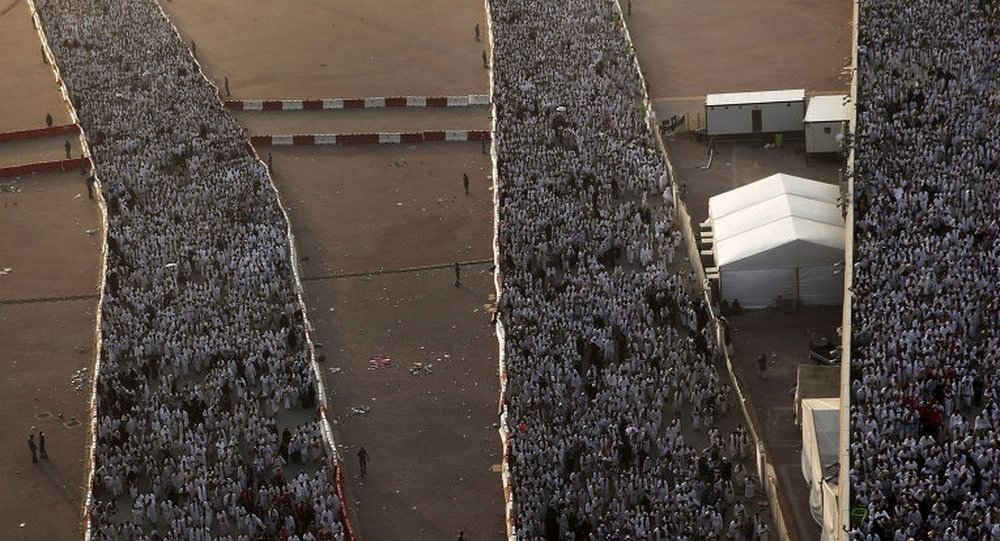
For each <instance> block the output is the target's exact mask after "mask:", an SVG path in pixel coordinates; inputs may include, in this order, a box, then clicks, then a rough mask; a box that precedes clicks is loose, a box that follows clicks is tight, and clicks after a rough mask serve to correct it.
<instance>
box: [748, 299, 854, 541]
mask: <svg viewBox="0 0 1000 541" xmlns="http://www.w3.org/2000/svg"><path fill="white" fill-rule="evenodd" d="M840 320H841V310H840V307H808V308H799V309H796V310H789V311H781V310H755V311H750V312H746V313H745V314H743V315H741V316H732V317H730V318H729V321H730V324H731V326H732V328H733V330H734V332H733V347H734V348H735V349H736V357H735V359H734V363H735V368H736V369H737V370H738V371H739V372H740V373H742V378H743V381H744V382H745V383H746V385H747V389H748V391H749V393H750V399H751V401H752V402H753V406H754V408H755V410H756V413H757V418H758V419H759V420H760V422H761V428H762V430H763V431H764V438H765V440H766V441H767V445H768V448H769V450H770V451H771V457H772V459H773V460H774V468H775V470H776V471H777V473H778V483H779V486H780V487H781V490H782V492H783V493H784V494H785V495H786V496H787V501H788V502H789V503H790V504H791V505H792V510H793V516H792V520H791V521H790V522H789V525H790V527H792V528H793V530H794V532H793V533H794V534H795V535H796V537H795V540H797V541H813V540H815V539H819V534H820V527H819V525H818V524H816V522H815V521H814V520H813V518H812V515H811V514H810V512H809V490H808V486H807V485H806V482H805V479H804V478H803V477H802V462H801V452H802V430H801V428H800V427H798V426H795V411H794V399H795V394H794V390H793V388H794V386H795V381H796V370H797V368H798V365H799V363H811V361H810V360H809V340H810V339H818V338H821V337H828V338H835V337H836V329H837V327H838V326H839V325H840ZM761 353H767V354H768V358H769V359H770V360H771V362H772V364H770V365H769V367H768V370H767V374H766V379H761V378H760V375H759V371H758V369H757V357H759V356H760V354H761ZM830 392H831V393H832V395H836V394H837V393H839V388H837V387H834V388H832V389H830Z"/></svg>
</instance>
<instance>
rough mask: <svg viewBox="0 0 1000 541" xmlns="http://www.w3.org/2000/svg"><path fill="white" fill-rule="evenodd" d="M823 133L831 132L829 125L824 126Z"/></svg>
mask: <svg viewBox="0 0 1000 541" xmlns="http://www.w3.org/2000/svg"><path fill="white" fill-rule="evenodd" d="M823 133H825V134H829V133H830V126H827V127H825V128H823Z"/></svg>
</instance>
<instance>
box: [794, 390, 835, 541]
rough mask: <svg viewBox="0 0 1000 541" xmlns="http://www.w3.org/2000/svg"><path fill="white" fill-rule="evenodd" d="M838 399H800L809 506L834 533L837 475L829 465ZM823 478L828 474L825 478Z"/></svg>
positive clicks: (820, 521)
mask: <svg viewBox="0 0 1000 541" xmlns="http://www.w3.org/2000/svg"><path fill="white" fill-rule="evenodd" d="M839 442H840V399H839V398H807V399H805V400H803V401H802V475H803V476H804V477H805V478H806V482H807V483H809V509H810V511H812V516H813V518H814V519H815V520H816V522H818V523H819V524H820V525H821V526H823V532H824V537H823V539H827V538H828V537H827V536H826V535H825V534H826V532H827V530H831V531H832V532H836V522H837V509H838V507H837V502H836V497H837V496H836V495H837V488H836V484H837V478H836V476H835V475H832V474H833V472H832V471H831V470H830V467H831V466H836V465H837V461H838V456H837V452H838V450H837V447H838V444H839ZM827 477H832V478H831V479H830V480H829V481H827V480H826V478H827Z"/></svg>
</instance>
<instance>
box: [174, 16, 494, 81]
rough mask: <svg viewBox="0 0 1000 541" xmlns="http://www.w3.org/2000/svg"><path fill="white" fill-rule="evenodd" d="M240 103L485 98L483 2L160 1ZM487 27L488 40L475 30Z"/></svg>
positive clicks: (215, 77) (210, 71)
mask: <svg viewBox="0 0 1000 541" xmlns="http://www.w3.org/2000/svg"><path fill="white" fill-rule="evenodd" d="M161 5H162V6H163V7H164V9H165V10H166V12H167V13H168V14H169V15H170V17H171V20H172V21H173V22H174V24H175V25H177V27H178V28H179V29H180V31H181V35H182V36H184V38H185V39H186V40H187V41H188V43H190V42H191V41H192V40H193V41H194V42H195V43H196V44H197V54H198V60H199V61H200V62H201V63H202V66H203V68H204V69H205V71H206V72H207V74H208V75H209V77H211V78H212V79H213V80H215V82H216V84H217V85H218V87H219V88H220V89H223V87H224V85H223V82H224V80H225V79H224V78H225V77H229V83H230V90H231V91H232V95H233V98H234V99H235V98H239V99H265V98H352V97H367V96H399V95H411V96H422V95H423V96H440V95H458V94H482V93H486V91H487V89H488V79H487V71H486V70H485V69H483V61H482V52H483V49H487V48H488V47H487V46H486V43H485V39H486V37H485V36H486V20H485V17H486V14H485V8H484V5H483V3H482V2H469V1H464V0H434V1H430V2H428V1H422V0H383V1H380V2H377V3H372V2H350V1H347V0H325V1H322V2H307V1H304V0H293V1H287V2H273V1H265V0H243V1H241V2H232V1H227V0H200V1H197V2H193V1H190V0H176V1H173V2H162V3H161ZM476 23H479V24H480V27H481V29H482V35H483V40H484V41H483V42H479V43H477V42H476V41H475V33H474V31H473V28H474V26H475V25H476Z"/></svg>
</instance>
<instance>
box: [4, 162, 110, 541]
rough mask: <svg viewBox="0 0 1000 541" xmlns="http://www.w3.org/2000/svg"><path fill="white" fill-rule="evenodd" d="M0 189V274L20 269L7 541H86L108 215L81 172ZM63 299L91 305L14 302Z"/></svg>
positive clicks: (10, 378) (8, 314)
mask: <svg viewBox="0 0 1000 541" xmlns="http://www.w3.org/2000/svg"><path fill="white" fill-rule="evenodd" d="M0 186H3V188H2V189H0V231H2V232H3V234H2V235H0V270H2V269H4V268H10V269H11V270H10V272H9V274H6V275H3V276H0V329H2V331H0V335H2V337H3V338H2V339H0V359H3V362H2V363H0V463H2V464H3V468H2V470H0V539H19V540H22V539H24V540H34V539H37V540H50V539H73V538H78V537H79V535H80V533H79V528H80V523H81V510H82V504H83V494H84V489H83V487H84V485H85V483H86V475H87V464H86V463H85V458H86V456H85V453H86V444H87V441H88V440H87V434H88V430H89V425H90V419H89V416H88V411H89V397H90V389H89V382H90V379H89V376H90V374H91V372H92V369H93V362H94V350H93V342H94V317H95V310H96V306H97V297H96V292H97V291H96V285H97V280H98V265H99V243H100V232H97V233H96V234H94V235H90V236H88V235H87V234H86V233H85V231H86V230H88V229H93V228H97V227H98V223H99V211H98V209H97V207H96V205H95V204H94V202H93V201H91V200H90V199H87V194H86V186H85V185H84V183H83V180H82V177H81V176H80V174H79V172H72V173H64V174H59V175H54V174H50V175H38V176H33V177H27V178H23V179H0ZM9 190H16V191H13V192H12V191H9ZM81 192H82V197H80V198H77V197H76V195H77V194H80V193H81ZM63 296H83V297H84V298H82V299H79V300H74V301H59V302H30V303H24V304H12V303H11V301H20V300H26V299H35V298H51V297H63ZM80 369H83V370H84V373H85V374H86V375H87V379H86V380H84V381H81V382H78V385H79V386H80V389H79V390H77V389H76V386H77V385H74V384H73V382H71V378H73V376H74V375H75V374H76V373H77V371H78V370H80ZM33 427H35V428H36V429H37V430H44V431H45V432H46V437H47V438H46V439H47V442H46V443H47V448H48V452H49V456H50V459H49V460H47V461H40V463H39V464H37V465H33V464H31V458H30V453H29V451H28V446H27V445H26V443H25V442H26V439H27V436H28V433H29V431H31V430H32V429H33ZM36 437H37V431H36ZM21 523H24V526H23V527H22V526H21Z"/></svg>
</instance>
